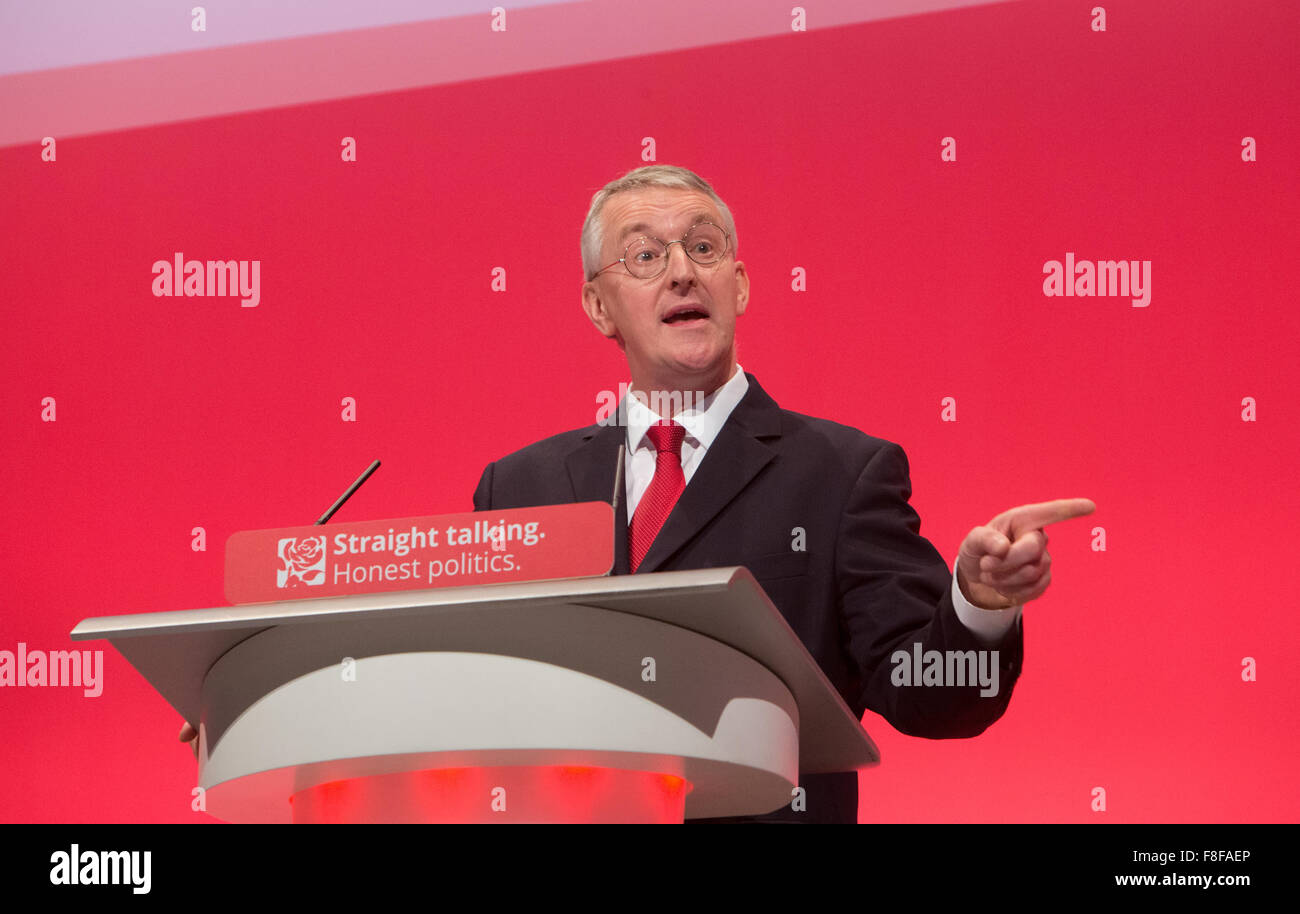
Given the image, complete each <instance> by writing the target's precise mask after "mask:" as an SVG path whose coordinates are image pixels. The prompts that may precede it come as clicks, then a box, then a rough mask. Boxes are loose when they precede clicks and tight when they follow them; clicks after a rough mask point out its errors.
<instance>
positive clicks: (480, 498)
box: [474, 463, 496, 511]
mask: <svg viewBox="0 0 1300 914" xmlns="http://www.w3.org/2000/svg"><path fill="white" fill-rule="evenodd" d="M495 466H496V464H495V463H489V464H488V465H487V467H486V468H484V470H483V475H482V476H481V477H479V481H478V488H477V489H475V490H474V510H475V511H490V510H492V470H493V468H494V467H495Z"/></svg>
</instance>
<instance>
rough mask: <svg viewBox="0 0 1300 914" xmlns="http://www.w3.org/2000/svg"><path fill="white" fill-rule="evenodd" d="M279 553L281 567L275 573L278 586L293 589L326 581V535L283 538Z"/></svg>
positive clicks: (313, 585)
mask: <svg viewBox="0 0 1300 914" xmlns="http://www.w3.org/2000/svg"><path fill="white" fill-rule="evenodd" d="M278 555H279V556H280V566H281V567H280V568H279V570H278V571H276V573H275V586H276V587H287V588H289V589H290V590H292V589H293V588H296V587H315V586H316V585H317V584H324V583H325V537H323V536H304V537H301V538H295V537H289V538H288V539H282V540H280V547H279V550H278Z"/></svg>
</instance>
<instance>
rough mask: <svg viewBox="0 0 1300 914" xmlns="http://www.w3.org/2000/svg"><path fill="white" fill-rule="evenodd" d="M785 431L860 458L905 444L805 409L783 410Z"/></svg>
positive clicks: (807, 443) (805, 442) (806, 443)
mask: <svg viewBox="0 0 1300 914" xmlns="http://www.w3.org/2000/svg"><path fill="white" fill-rule="evenodd" d="M781 427H782V431H783V432H784V433H785V434H787V435H790V436H792V437H793V438H794V439H796V440H797V441H799V443H800V444H801V445H802V446H813V447H815V446H816V445H817V444H819V443H820V444H821V445H822V446H824V447H826V448H827V449H829V450H833V451H835V452H836V453H839V454H843V455H845V456H850V455H851V456H852V457H855V458H858V459H861V460H870V459H871V458H872V457H874V456H875V455H876V453H877V452H878V451H879V450H880V449H881V448H887V447H891V446H892V447H896V448H899V449H900V450H902V445H900V444H898V443H897V442H895V441H890V440H889V439H887V438H879V437H877V436H875V435H868V434H867V433H866V432H864V431H862V430H861V429H859V428H854V427H853V426H851V425H845V424H843V423H842V422H835V421H833V420H831V419H822V418H820V417H818V416H806V415H804V414H803V413H796V412H792V411H790V410H788V409H783V410H781Z"/></svg>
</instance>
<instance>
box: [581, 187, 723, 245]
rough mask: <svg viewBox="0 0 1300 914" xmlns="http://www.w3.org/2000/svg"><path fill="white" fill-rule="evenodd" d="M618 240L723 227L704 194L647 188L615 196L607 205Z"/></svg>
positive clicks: (611, 224) (610, 223)
mask: <svg viewBox="0 0 1300 914" xmlns="http://www.w3.org/2000/svg"><path fill="white" fill-rule="evenodd" d="M606 206H607V208H608V210H609V211H610V212H609V222H608V225H609V228H610V229H611V233H612V234H613V235H614V237H615V238H619V239H622V238H623V237H625V236H627V235H631V234H634V233H639V232H646V233H650V234H654V233H657V232H665V233H669V232H671V231H672V230H674V229H680V230H682V231H685V230H686V229H688V228H689V227H690V226H692V225H695V224H696V223H697V222H715V223H718V224H719V225H721V224H722V214H721V213H719V212H718V208H717V207H716V206H715V205H714V203H713V201H712V200H710V199H709V197H708V196H707V195H705V194H702V193H700V192H699V191H694V190H685V189H681V190H679V189H676V188H661V187H656V188H645V189H638V190H632V191H624V192H623V193H620V194H615V195H614V196H613V197H611V198H610V200H609V202H608V203H607V204H606Z"/></svg>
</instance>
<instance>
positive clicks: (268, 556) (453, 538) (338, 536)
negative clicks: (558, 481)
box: [226, 501, 614, 603]
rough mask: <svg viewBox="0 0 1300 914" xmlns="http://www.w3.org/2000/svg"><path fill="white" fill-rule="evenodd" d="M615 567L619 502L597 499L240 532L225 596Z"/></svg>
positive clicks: (236, 599) (269, 596)
mask: <svg viewBox="0 0 1300 914" xmlns="http://www.w3.org/2000/svg"><path fill="white" fill-rule="evenodd" d="M613 567H614V509H613V508H612V507H611V506H610V505H609V504H607V503H606V502H603V501H590V502H581V503H579V504H575V505H547V506H544V507H540V508H512V509H510V510H507V511H479V512H474V513H470V514H438V515H433V516H429V517H403V518H397V519H390V520H367V521H357V522H355V523H346V524H329V525H319V526H307V527H281V528H279V529H275V530H241V531H240V532H238V533H234V534H231V536H230V539H228V540H227V541H226V599H228V600H229V601H230V602H231V603H266V602H270V601H273V600H301V599H306V598H309V597H337V596H342V595H344V594H357V593H379V592H383V591H389V590H425V589H428V588H431V587H461V586H464V585H467V584H504V583H507V582H510V581H545V580H551V579H554V578H579V577H596V576H599V575H603V574H608V573H609V572H610V570H611V569H612V568H613Z"/></svg>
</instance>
